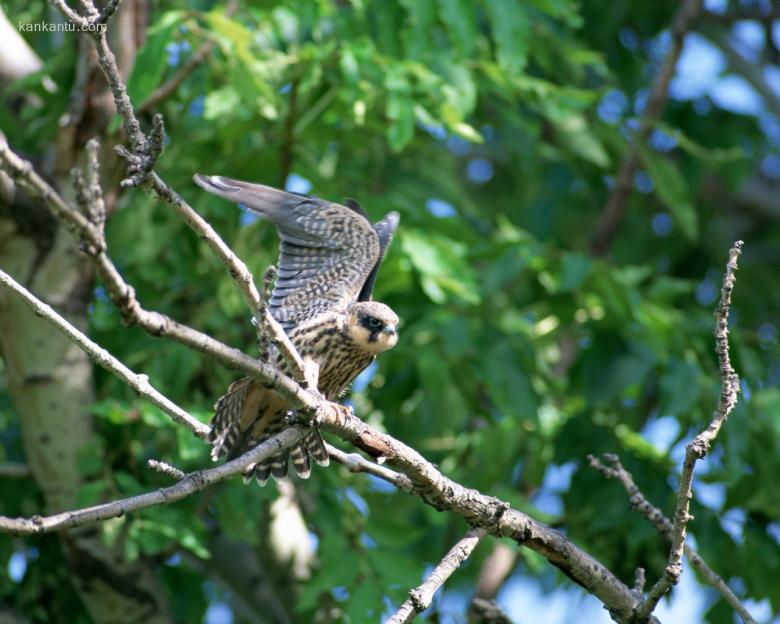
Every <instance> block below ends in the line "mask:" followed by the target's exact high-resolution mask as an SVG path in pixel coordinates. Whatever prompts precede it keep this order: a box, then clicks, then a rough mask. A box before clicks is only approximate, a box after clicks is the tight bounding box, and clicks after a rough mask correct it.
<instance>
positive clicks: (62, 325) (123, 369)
mask: <svg viewBox="0 0 780 624" xmlns="http://www.w3.org/2000/svg"><path fill="white" fill-rule="evenodd" d="M0 284H2V285H3V286H5V287H6V288H8V289H9V290H10V291H11V292H13V293H14V294H15V295H16V296H17V297H18V298H19V299H21V300H22V301H23V302H24V303H26V304H27V305H28V306H29V307H30V308H31V309H32V311H33V312H35V314H36V315H37V316H39V317H41V318H42V319H44V320H46V321H48V322H49V323H51V324H52V325H53V326H54V327H56V328H57V329H58V330H59V331H60V332H62V333H63V334H64V335H65V336H67V337H68V338H69V339H70V340H71V341H73V343H74V344H76V346H78V347H79V348H80V349H81V350H82V351H84V353H86V354H87V355H88V356H89V358H90V359H91V360H92V361H93V362H95V364H97V365H98V366H101V367H102V368H105V369H106V370H107V371H108V372H110V373H113V374H114V375H116V376H117V377H119V378H120V379H121V380H122V381H124V382H125V383H126V384H127V385H128V386H130V387H131V388H132V389H133V390H135V391H136V393H137V394H138V395H140V396H142V397H144V398H146V399H148V400H149V401H150V402H151V403H152V404H154V405H156V406H157V407H159V408H160V409H161V410H162V411H163V412H165V413H166V414H168V415H169V416H170V417H171V418H172V419H173V420H174V421H175V422H177V423H180V424H182V425H185V426H186V427H188V428H189V429H190V430H191V431H193V432H194V433H195V434H196V435H197V436H198V437H200V438H205V437H206V436H207V434H208V431H209V428H208V426H207V425H204V424H203V423H202V422H200V421H199V420H197V419H196V418H194V417H193V416H190V415H189V414H188V413H187V412H185V411H184V410H183V409H181V408H180V407H179V406H178V405H176V404H175V403H174V402H173V401H171V400H170V399H168V398H167V397H166V396H164V395H163V394H161V393H160V392H158V391H157V390H155V389H154V387H153V386H152V384H150V383H149V378H148V377H147V376H146V375H138V374H136V373H134V372H133V371H131V370H130V369H129V368H127V366H125V365H124V364H122V362H120V361H119V360H118V359H116V358H115V357H114V356H113V355H111V354H110V353H109V352H108V351H106V350H105V349H103V348H102V347H101V346H100V345H98V344H97V343H95V342H93V341H92V340H90V339H89V338H87V337H86V336H85V335H84V334H83V333H82V332H80V331H79V330H78V329H76V328H75V327H74V326H73V325H71V324H70V323H68V321H66V320H65V319H64V318H63V317H61V316H60V315H59V314H57V313H56V312H55V311H54V310H53V309H52V308H51V306H49V305H48V304H46V303H43V302H42V301H41V300H40V299H38V298H37V297H35V296H34V295H33V294H32V293H30V291H28V290H27V289H26V288H24V287H23V286H21V285H20V284H19V283H18V282H17V281H16V280H14V279H13V278H12V277H11V276H10V275H8V274H7V273H5V272H4V271H2V270H0Z"/></svg>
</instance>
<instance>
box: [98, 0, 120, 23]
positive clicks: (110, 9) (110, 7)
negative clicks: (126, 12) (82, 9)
mask: <svg viewBox="0 0 780 624" xmlns="http://www.w3.org/2000/svg"><path fill="white" fill-rule="evenodd" d="M121 1H122V0H108V2H106V6H104V7H103V10H102V11H101V12H100V14H99V15H98V16H97V17H96V18H95V19H94V23H95V24H105V23H106V22H108V20H110V19H111V16H112V15H113V14H114V11H116V10H117V7H119V3H120V2H121Z"/></svg>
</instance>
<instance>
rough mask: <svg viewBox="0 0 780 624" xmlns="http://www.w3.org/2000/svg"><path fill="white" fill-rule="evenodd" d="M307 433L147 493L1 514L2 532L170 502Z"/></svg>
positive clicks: (56, 526)
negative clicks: (38, 512)
mask: <svg viewBox="0 0 780 624" xmlns="http://www.w3.org/2000/svg"><path fill="white" fill-rule="evenodd" d="M306 434H307V432H306V431H305V430H303V429H298V428H294V427H291V428H289V429H286V430H284V431H282V432H281V433H280V434H278V435H276V436H274V437H273V438H269V439H268V440H266V441H265V442H263V443H262V444H259V445H257V446H255V447H254V448H252V449H251V450H249V451H247V452H246V453H244V454H243V455H241V457H237V458H236V459H234V460H232V461H229V462H227V463H225V464H221V465H219V466H216V467H215V468H209V469H207V470H197V471H195V472H190V473H189V474H186V475H184V478H183V479H181V480H180V481H179V482H178V483H176V484H174V485H171V486H169V487H164V488H160V489H158V490H153V491H151V492H146V493H145V494H138V495H137V496H130V497H128V498H123V499H120V500H115V501H112V502H110V503H104V504H102V505H93V506H92V507H84V508H83V509H76V510H73V511H65V512H63V513H59V514H54V515H51V516H33V517H32V518H9V517H7V516H0V532H4V533H10V534H11V535H40V534H42V533H51V532H52V531H61V530H63V529H69V528H72V527H76V526H82V525H85V524H90V523H92V522H98V521H101V520H108V519H109V518H118V517H120V516H123V515H125V514H128V513H131V512H133V511H138V510H139V509H145V508H147V507H153V506H155V505H169V504H170V503H173V502H174V501H177V500H181V499H182V498H186V497H187V496H190V495H191V494H194V493H195V492H198V491H200V490H202V489H204V488H206V487H207V486H209V485H211V484H213V483H218V482H220V481H224V480H225V479H228V478H229V477H232V476H233V475H236V474H238V473H240V472H244V471H245V470H246V468H247V467H248V466H250V465H251V464H255V463H257V462H259V461H263V460H265V459H268V458H269V457H273V456H274V455H277V454H278V453H280V452H281V451H283V450H285V449H288V448H290V447H291V446H294V445H295V444H296V443H297V442H298V441H300V440H301V439H302V438H303V437H304V436H305V435H306Z"/></svg>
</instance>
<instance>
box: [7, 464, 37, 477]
mask: <svg viewBox="0 0 780 624" xmlns="http://www.w3.org/2000/svg"><path fill="white" fill-rule="evenodd" d="M31 474H32V473H31V472H30V467H29V466H28V465H27V464H21V463H17V462H5V463H2V464H0V479H26V478H27V477H29V476H30V475H31Z"/></svg>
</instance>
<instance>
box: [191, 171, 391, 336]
mask: <svg viewBox="0 0 780 624" xmlns="http://www.w3.org/2000/svg"><path fill="white" fill-rule="evenodd" d="M194 179H195V182H196V183H197V184H198V185H199V186H201V187H202V188H204V189H205V190H207V191H209V192H210V193H213V194H215V195H219V196H220V197H224V198H225V199H229V200H232V201H235V202H237V203H239V204H243V205H244V206H246V207H247V208H249V209H250V210H252V211H253V212H256V213H259V214H261V215H263V216H265V217H267V218H268V219H269V220H270V221H271V222H272V223H274V224H275V225H276V227H277V230H278V232H279V238H280V239H281V244H280V245H279V262H278V267H277V268H278V274H277V279H276V284H275V285H274V289H273V292H272V294H271V301H270V303H269V309H270V311H271V314H272V315H273V316H274V318H276V320H277V321H279V322H280V323H281V324H282V326H283V327H284V329H285V330H286V331H288V332H289V331H290V330H291V329H292V328H293V327H295V326H296V325H298V324H299V323H301V322H302V321H305V320H307V319H310V318H312V317H314V316H316V315H318V314H321V313H323V312H328V311H331V310H337V309H341V308H343V307H345V306H346V305H348V304H349V303H351V302H353V301H356V300H358V297H359V296H361V295H362V293H363V292H364V291H365V287H366V285H367V284H368V281H370V286H373V282H374V279H375V278H376V272H377V271H378V268H379V262H381V258H382V255H383V254H384V250H385V249H386V247H387V244H388V243H389V240H390V237H392V231H393V230H394V229H395V225H397V223H398V216H397V215H395V213H391V215H388V216H387V217H385V219H383V220H382V221H380V222H379V224H381V223H384V222H386V221H388V219H390V222H392V221H393V217H392V215H395V217H394V219H395V221H394V224H393V225H392V227H390V229H389V235H386V230H387V227H386V226H383V227H382V228H381V229H375V226H372V225H371V222H370V221H369V220H368V218H367V217H366V214H365V211H363V209H362V208H360V206H359V205H358V204H357V203H356V202H353V201H351V200H350V201H349V202H347V203H348V205H347V206H342V205H341V204H336V203H331V202H328V201H325V200H321V199H317V198H314V197H306V196H303V195H296V194H293V193H287V192H285V191H280V190H278V189H274V188H271V187H268V186H263V185H261V184H252V183H249V182H242V181H240V180H233V179H230V178H224V177H221V176H202V175H199V174H198V175H195V178H194ZM379 224H377V225H379ZM383 236H384V239H383V238H382V237H383ZM368 296H369V297H370V287H369V291H368Z"/></svg>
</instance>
